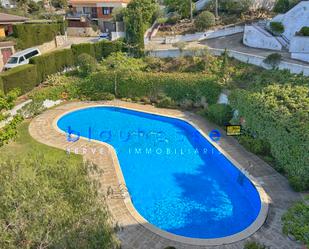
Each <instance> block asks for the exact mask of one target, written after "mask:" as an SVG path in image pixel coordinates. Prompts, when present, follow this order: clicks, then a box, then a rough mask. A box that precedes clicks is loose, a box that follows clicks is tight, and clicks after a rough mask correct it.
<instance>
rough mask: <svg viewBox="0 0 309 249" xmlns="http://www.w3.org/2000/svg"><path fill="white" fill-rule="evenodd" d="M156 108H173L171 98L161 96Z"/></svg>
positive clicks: (173, 104)
mask: <svg viewBox="0 0 309 249" xmlns="http://www.w3.org/2000/svg"><path fill="white" fill-rule="evenodd" d="M157 106H158V107H161V108H170V107H175V102H174V101H173V100H172V98H171V97H167V96H162V98H160V99H159V100H158V103H157Z"/></svg>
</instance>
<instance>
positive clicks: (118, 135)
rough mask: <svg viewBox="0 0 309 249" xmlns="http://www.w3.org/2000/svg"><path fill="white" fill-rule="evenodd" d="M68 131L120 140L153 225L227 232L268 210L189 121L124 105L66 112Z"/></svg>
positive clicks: (208, 234) (206, 234) (124, 165)
mask: <svg viewBox="0 0 309 249" xmlns="http://www.w3.org/2000/svg"><path fill="white" fill-rule="evenodd" d="M57 125H58V127H59V128H60V129H61V130H62V131H64V132H67V133H68V134H75V135H78V136H81V137H85V138H88V139H93V140H99V141H103V142H106V143H108V144H110V145H112V146H113V147H114V148H115V150H116V152H117V156H118V160H119V163H120V167H121V170H122V173H123V176H124V178H125V182H126V185H127V188H128V191H129V193H130V196H131V201H132V203H133V205H134V207H135V209H136V210H137V211H138V213H139V214H140V215H141V216H143V217H144V218H145V219H146V220H147V221H148V222H149V223H151V224H152V225H154V226H156V227H158V228H160V229H162V230H164V231H167V232H169V233H173V234H176V235H180V236H185V237H189V238H199V239H213V238H222V237H226V236H230V235H234V234H236V233H239V232H241V231H243V230H244V229H246V228H248V227H249V226H250V225H251V224H252V223H253V222H254V221H255V219H256V218H257V216H258V215H259V212H260V210H261V199H260V196H259V193H258V191H257V190H256V188H255V186H254V185H253V184H252V182H251V181H250V180H249V179H248V178H247V177H246V176H245V175H244V174H242V173H241V172H240V171H239V170H238V169H237V168H236V167H235V166H234V165H233V164H232V163H231V162H230V161H229V160H228V159H227V158H226V157H225V156H224V155H223V154H220V152H219V151H218V150H217V149H216V148H215V147H214V146H213V145H212V144H211V143H210V142H209V141H208V140H207V139H206V138H205V137H204V136H203V135H202V134H201V133H200V132H199V131H197V130H196V129H195V128H194V127H193V126H192V125H190V124H189V123H187V122H186V121H183V120H180V119H176V118H170V117H165V116H160V115H155V114H148V113H144V112H139V111H133V110H128V109H123V108H118V107H90V108H86V109H81V110H76V111H73V112H71V113H68V114H66V115H64V116H62V117H61V118H60V119H59V120H58V122H57Z"/></svg>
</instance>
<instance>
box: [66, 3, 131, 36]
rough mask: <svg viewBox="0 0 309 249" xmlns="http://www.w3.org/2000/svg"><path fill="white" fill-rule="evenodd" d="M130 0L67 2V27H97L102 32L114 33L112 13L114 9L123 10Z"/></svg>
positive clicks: (114, 26)
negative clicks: (90, 25) (68, 11)
mask: <svg viewBox="0 0 309 249" xmlns="http://www.w3.org/2000/svg"><path fill="white" fill-rule="evenodd" d="M129 2H130V0H69V6H70V9H71V13H69V14H68V15H67V20H68V21H69V27H87V26H89V24H90V23H93V24H96V25H98V27H99V28H100V30H101V31H102V32H108V33H110V32H113V31H116V29H117V27H116V23H115V22H114V21H113V18H112V13H113V10H114V9H116V8H125V7H126V6H127V4H128V3H129Z"/></svg>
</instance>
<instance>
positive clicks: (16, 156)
mask: <svg viewBox="0 0 309 249" xmlns="http://www.w3.org/2000/svg"><path fill="white" fill-rule="evenodd" d="M28 125H29V122H23V123H22V124H21V125H20V126H19V127H18V136H17V138H16V140H15V141H14V142H11V143H9V144H7V145H4V146H3V147H1V148H0V182H1V186H0V248H6V249H13V248H22V249H23V248H66V249H69V248H72V249H73V248H100V249H114V248H119V243H118V241H117V240H116V239H115V235H114V230H113V228H112V227H111V226H110V222H109V214H108V211H107V209H106V206H105V203H104V201H103V199H102V196H100V195H99V194H98V191H97V190H98V183H97V182H96V181H94V180H93V178H90V177H89V174H88V172H89V170H91V171H92V172H93V170H95V167H91V166H90V165H89V164H88V163H84V162H83V160H82V157H81V156H78V155H67V154H66V153H65V152H64V151H62V150H59V149H56V148H51V147H49V146H46V145H43V144H40V143H38V142H36V141H35V140H34V139H32V138H31V137H30V135H29V133H28ZM97 173H98V176H99V171H98V172H97Z"/></svg>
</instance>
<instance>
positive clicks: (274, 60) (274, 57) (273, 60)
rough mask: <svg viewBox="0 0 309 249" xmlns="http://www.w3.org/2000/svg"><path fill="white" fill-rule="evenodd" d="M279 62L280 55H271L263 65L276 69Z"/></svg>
mask: <svg viewBox="0 0 309 249" xmlns="http://www.w3.org/2000/svg"><path fill="white" fill-rule="evenodd" d="M281 60H282V55H281V54H278V53H272V54H270V55H268V56H267V57H266V58H265V59H264V63H266V64H268V65H270V66H271V67H272V68H276V67H277V66H278V65H279V64H280V62H281Z"/></svg>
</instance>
